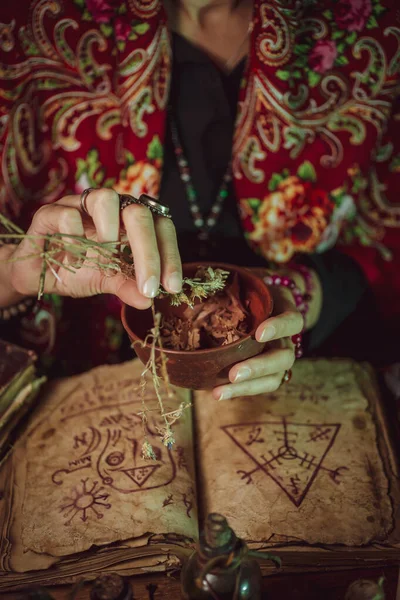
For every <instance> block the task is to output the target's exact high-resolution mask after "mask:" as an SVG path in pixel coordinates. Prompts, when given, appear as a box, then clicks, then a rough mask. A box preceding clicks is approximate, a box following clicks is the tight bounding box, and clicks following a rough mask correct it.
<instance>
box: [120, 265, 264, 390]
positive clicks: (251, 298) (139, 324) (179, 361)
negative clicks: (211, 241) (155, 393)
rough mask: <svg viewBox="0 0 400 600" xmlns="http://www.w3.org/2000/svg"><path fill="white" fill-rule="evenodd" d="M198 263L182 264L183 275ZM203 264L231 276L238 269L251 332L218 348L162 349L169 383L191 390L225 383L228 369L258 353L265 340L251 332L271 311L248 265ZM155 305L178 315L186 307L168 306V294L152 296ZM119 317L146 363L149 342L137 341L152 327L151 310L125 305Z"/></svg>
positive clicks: (195, 267)
mask: <svg viewBox="0 0 400 600" xmlns="http://www.w3.org/2000/svg"><path fill="white" fill-rule="evenodd" d="M199 266H202V265H201V263H189V264H184V265H183V274H184V277H194V275H195V273H196V271H197V269H198V268H199ZM205 266H211V267H212V268H213V269H216V268H220V269H224V270H226V271H229V272H230V273H231V275H230V277H232V275H233V274H234V273H237V275H238V281H239V289H240V295H241V301H242V304H243V306H244V307H245V308H246V309H247V311H248V312H249V330H250V332H249V333H248V335H246V336H245V337H243V338H241V339H240V340H237V341H236V342H232V343H231V344H226V346H219V347H218V348H209V349H205V350H192V351H178V350H164V352H165V354H166V356H167V359H168V360H167V370H168V374H169V377H170V381H171V383H172V384H174V385H177V386H179V387H183V388H189V389H193V390H204V389H210V388H213V387H215V386H217V385H221V384H224V383H228V381H229V380H228V373H229V370H230V368H231V367H232V366H233V365H234V364H236V363H238V362H242V361H243V360H246V359H247V358H251V357H252V356H256V355H257V354H260V352H262V351H263V349H264V347H265V343H263V344H262V343H259V342H257V341H256V339H255V335H254V334H255V331H256V329H257V327H258V325H259V324H260V323H261V322H262V321H264V320H265V319H267V318H268V317H269V316H270V314H271V311H272V298H271V294H270V292H269V290H268V288H267V286H266V285H265V283H264V282H263V281H262V280H261V279H260V278H259V277H257V275H255V274H253V273H252V272H251V271H249V270H248V269H244V268H240V267H235V266H233V265H226V264H219V263H207V265H205ZM155 308H156V311H160V312H161V313H162V314H163V315H166V316H168V315H174V316H180V315H181V314H182V313H183V311H184V310H185V309H186V308H187V307H186V305H181V306H171V305H170V302H169V300H168V298H163V299H160V300H159V299H156V300H155ZM121 318H122V323H123V325H124V328H125V330H126V332H127V333H128V335H129V338H130V340H131V342H132V345H133V348H134V350H135V352H136V354H137V355H138V357H139V358H140V360H141V361H142V362H143V363H144V364H145V363H146V362H147V361H148V359H149V356H150V345H149V344H146V345H144V346H143V345H142V344H141V343H139V342H143V340H144V339H145V337H146V335H147V333H148V331H149V330H150V328H151V327H152V323H153V320H152V314H151V310H150V309H148V310H145V311H143V310H138V309H136V308H132V307H131V306H128V305H124V306H123V307H122V315H121ZM156 353H157V357H159V350H156Z"/></svg>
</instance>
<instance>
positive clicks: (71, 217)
mask: <svg viewBox="0 0 400 600" xmlns="http://www.w3.org/2000/svg"><path fill="white" fill-rule="evenodd" d="M57 221H58V225H59V228H60V230H61V231H62V230H63V229H71V228H74V227H76V226H77V225H78V226H79V224H80V223H81V215H80V213H79V210H78V209H77V208H71V207H68V206H60V207H59V210H58V215H57ZM68 233H70V232H68Z"/></svg>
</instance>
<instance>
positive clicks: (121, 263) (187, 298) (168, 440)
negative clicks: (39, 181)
mask: <svg viewBox="0 0 400 600" xmlns="http://www.w3.org/2000/svg"><path fill="white" fill-rule="evenodd" d="M1 230H3V232H4V233H0V246H1V245H3V244H9V243H18V242H20V241H22V240H29V241H30V242H31V249H30V250H29V252H28V253H27V254H25V255H22V256H18V257H17V258H11V259H8V260H10V261H13V260H18V261H21V260H30V259H33V258H36V259H37V258H40V259H42V268H41V272H40V279H39V281H38V299H39V300H40V299H41V297H42V296H43V293H44V285H45V278H46V272H47V270H50V271H51V272H52V274H53V275H54V276H55V277H56V279H57V280H59V281H60V276H59V274H58V273H57V272H56V270H55V268H56V267H62V268H63V269H66V270H68V271H70V272H72V273H75V272H76V271H77V270H78V269H79V268H81V267H82V266H83V265H85V267H89V268H94V269H101V270H103V271H104V273H105V275H106V276H112V275H114V274H115V273H122V274H123V275H125V276H126V277H127V278H131V279H134V278H135V271H134V266H133V261H132V254H131V251H130V248H129V245H128V244H127V242H126V241H121V242H118V243H115V242H112V243H110V242H106V243H101V242H96V241H93V240H90V239H87V238H86V237H83V236H82V237H81V236H74V235H71V234H63V233H55V234H47V235H40V236H39V235H37V236H36V235H35V236H33V235H27V234H25V233H24V232H23V231H22V229H20V228H19V227H18V226H17V225H15V224H14V223H13V222H12V221H10V220H9V219H7V218H6V217H5V216H4V215H2V214H1V213H0V231H1ZM65 252H67V253H68V254H69V256H72V257H73V259H74V261H73V262H71V261H70V262H69V263H68V265H66V264H63V263H61V262H60V261H59V260H58V258H57V257H58V256H59V255H60V253H65ZM228 275H229V273H228V272H227V271H223V270H221V269H216V270H213V269H212V268H211V267H209V268H207V269H204V270H203V271H202V272H201V276H197V274H196V277H194V278H193V279H190V278H184V280H183V288H182V291H181V292H180V293H178V294H171V293H169V292H167V291H166V290H165V289H164V288H163V287H162V286H160V289H159V293H158V296H159V297H169V299H170V302H171V304H172V305H173V306H179V305H181V304H183V303H184V304H187V305H188V306H189V307H193V306H194V304H195V302H196V300H198V299H199V300H203V299H206V298H209V297H210V296H212V295H213V294H215V293H216V292H220V291H221V290H223V289H224V287H225V284H226V280H227V277H228ZM60 282H61V281H60ZM152 313H153V327H152V328H151V330H150V332H149V334H148V335H147V337H146V339H145V340H144V341H143V342H141V343H142V344H150V345H151V353H150V358H149V360H148V362H147V364H146V365H145V366H144V369H143V371H142V374H141V380H140V384H139V393H140V397H141V399H142V411H141V413H140V414H141V417H142V422H143V431H144V443H143V447H142V455H143V457H144V458H149V459H155V458H156V455H155V453H154V450H153V448H152V446H151V444H150V442H149V440H148V437H147V427H146V423H147V420H148V415H149V413H150V412H151V411H150V409H149V408H148V407H147V405H146V401H145V396H146V389H147V385H148V379H149V378H150V380H151V385H152V386H153V388H154V391H155V394H156V397H157V400H158V407H159V416H160V417H161V421H162V425H161V426H159V427H158V428H157V433H158V434H159V436H160V439H161V441H162V443H163V444H164V445H165V446H167V447H168V448H171V447H172V446H173V444H174V442H175V440H174V435H173V430H172V425H173V424H174V423H175V422H176V421H177V420H178V419H179V418H180V417H181V416H182V413H183V411H184V410H185V409H186V408H188V407H189V406H190V403H184V402H183V403H181V404H180V405H179V407H178V408H177V409H174V410H169V409H168V407H166V406H165V402H167V401H169V402H170V401H173V400H176V394H175V391H174V389H173V388H172V386H171V384H170V382H169V377H168V371H167V357H166V355H165V353H164V352H162V349H163V342H162V335H161V332H160V327H161V322H162V315H161V314H160V313H157V312H156V311H155V307H154V302H153V304H152ZM156 348H159V349H161V352H160V362H159V364H157V360H156Z"/></svg>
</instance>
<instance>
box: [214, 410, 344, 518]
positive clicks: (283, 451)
mask: <svg viewBox="0 0 400 600" xmlns="http://www.w3.org/2000/svg"><path fill="white" fill-rule="evenodd" d="M222 429H223V431H224V432H225V433H226V434H227V435H228V436H229V437H230V438H231V440H232V441H233V442H234V443H235V444H236V446H237V447H238V448H240V450H241V451H242V452H244V453H245V454H246V455H247V456H248V457H249V458H250V459H251V460H252V462H253V463H255V466H254V468H252V469H249V470H248V471H245V470H240V471H238V474H239V475H241V478H242V479H243V480H245V481H246V483H252V482H253V477H254V476H255V475H256V473H261V474H264V475H268V476H269V477H270V478H271V479H272V480H273V481H274V482H275V483H276V484H277V485H278V486H279V487H280V488H281V489H282V491H283V492H285V494H286V495H287V497H288V498H289V500H290V501H291V502H292V503H293V504H294V505H295V506H296V507H299V506H300V505H301V503H302V502H303V500H304V498H305V497H306V495H307V493H308V491H309V490H310V488H311V486H312V484H313V482H314V480H315V478H316V476H317V475H318V473H319V472H320V470H326V471H328V472H329V474H330V475H331V477H332V474H333V471H331V470H330V469H326V468H325V467H324V466H323V461H324V459H325V457H326V455H327V454H328V452H329V451H330V449H331V448H332V446H333V444H334V442H335V439H336V436H337V434H338V432H339V429H340V424H338V423H330V424H326V423H324V424H320V423H318V424H317V423H298V422H292V421H287V420H286V419H285V418H281V419H279V418H277V419H276V420H273V421H272V420H271V421H258V422H254V423H246V424H242V423H238V424H236V425H225V426H224V427H222ZM332 479H334V478H333V477H332Z"/></svg>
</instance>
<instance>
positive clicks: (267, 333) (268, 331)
mask: <svg viewBox="0 0 400 600" xmlns="http://www.w3.org/2000/svg"><path fill="white" fill-rule="evenodd" d="M275 334H276V329H275V327H274V326H273V325H268V327H266V328H265V329H264V331H263V332H262V334H261V335H260V342H268V340H272V338H273V337H274V335H275Z"/></svg>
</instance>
